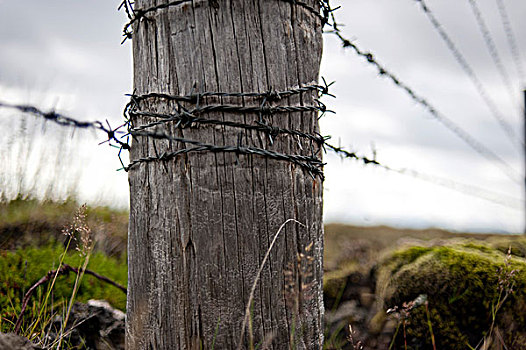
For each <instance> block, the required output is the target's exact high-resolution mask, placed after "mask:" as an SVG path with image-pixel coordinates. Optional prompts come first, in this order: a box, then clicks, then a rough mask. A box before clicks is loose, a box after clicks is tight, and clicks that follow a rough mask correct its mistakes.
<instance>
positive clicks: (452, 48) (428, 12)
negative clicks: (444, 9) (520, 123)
mask: <svg viewBox="0 0 526 350" xmlns="http://www.w3.org/2000/svg"><path fill="white" fill-rule="evenodd" d="M416 1H417V2H418V3H420V5H421V8H422V10H423V11H424V13H425V15H426V16H427V18H428V19H429V21H430V22H431V24H432V25H433V27H434V28H435V30H436V31H437V32H438V34H439V35H440V37H441V38H442V40H443V41H444V42H445V44H446V46H447V48H448V49H449V51H450V52H451V53H452V54H453V56H454V57H455V60H456V61H457V62H458V64H459V65H460V67H461V68H462V70H463V71H464V73H465V74H466V75H467V76H468V77H469V78H470V79H471V82H472V83H473V85H475V88H476V89H477V92H478V93H479V95H480V97H481V98H482V99H483V100H484V103H486V105H487V106H488V108H489V110H490V112H491V114H492V115H493V117H494V118H495V119H496V120H497V122H498V123H499V125H500V127H501V128H502V130H503V131H504V132H505V133H506V134H507V135H508V136H509V138H510V139H511V140H513V141H515V142H516V143H517V145H518V146H519V150H520V152H522V149H523V147H524V144H523V142H522V141H521V140H520V139H519V137H518V136H517V134H516V133H515V130H514V129H513V127H512V126H511V125H510V124H509V123H508V122H507V121H506V119H505V118H504V116H503V115H502V113H501V112H500V110H499V109H498V108H497V105H496V104H495V102H494V101H493V100H492V99H491V97H490V95H489V94H488V92H487V91H486V89H485V88H484V85H483V84H482V82H481V80H480V79H479V78H478V76H477V75H476V74H475V71H474V70H473V68H471V66H470V65H469V63H468V61H467V60H466V59H465V58H464V56H463V55H462V53H460V51H459V49H458V48H457V47H456V45H455V43H454V42H453V40H452V39H451V37H450V36H449V35H448V34H447V33H446V31H445V30H444V28H443V26H442V25H441V24H440V22H439V21H438V19H437V18H436V17H435V15H434V14H433V12H432V11H431V9H430V8H429V6H428V5H427V4H426V3H425V1H424V0H416Z"/></svg>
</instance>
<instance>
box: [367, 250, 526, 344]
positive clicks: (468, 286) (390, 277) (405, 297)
mask: <svg viewBox="0 0 526 350" xmlns="http://www.w3.org/2000/svg"><path fill="white" fill-rule="evenodd" d="M501 246H503V244H501ZM516 251H518V253H517V255H515V256H510V257H506V255H505V254H504V253H503V252H502V248H501V249H498V248H497V249H496V248H494V247H492V246H491V245H490V244H488V243H485V242H480V241H468V240H466V241H463V242H459V241H456V242H442V243H440V242H433V243H432V244H428V245H426V244H421V245H420V246H411V247H406V248H403V249H400V250H398V251H395V252H393V253H392V254H390V255H389V256H387V257H386V258H385V259H384V260H383V261H381V262H380V264H379V265H380V267H379V268H378V274H377V276H378V279H377V288H376V292H377V297H378V300H382V301H385V305H381V306H380V308H381V309H383V310H386V309H388V308H393V307H398V310H403V309H406V308H408V306H410V305H411V304H410V302H411V301H412V300H414V299H415V297H416V296H418V295H420V294H426V295H427V296H428V299H427V303H425V304H424V305H421V306H419V307H414V308H411V309H410V311H409V312H408V316H407V321H406V327H405V328H406V337H407V339H404V337H403V336H401V335H400V334H401V333H400V332H399V333H398V336H397V339H396V343H395V348H399V347H403V346H404V344H405V343H406V342H407V343H408V344H410V348H411V349H428V348H432V344H431V342H432V339H433V338H434V339H435V340H436V348H437V349H450V350H464V349H466V348H467V344H469V345H470V346H471V347H475V346H476V344H478V343H479V342H480V341H481V340H482V339H484V337H487V338H488V339H489V338H490V336H491V334H488V332H489V331H490V329H491V323H492V317H493V315H494V312H495V310H497V309H496V307H497V300H499V295H500V298H501V299H500V300H503V299H502V298H504V296H506V297H505V299H504V303H503V304H501V305H500V307H499V308H498V310H497V312H496V318H495V329H497V328H498V335H499V336H500V337H501V339H502V342H503V343H504V344H505V347H506V348H507V349H510V350H511V349H516V350H519V349H526V318H525V317H524V315H525V314H526V259H524V258H522V257H521V256H520V251H519V249H517V248H516ZM499 271H501V272H499ZM510 276H511V277H510ZM499 288H501V289H499ZM508 289H509V291H508ZM430 325H431V326H430ZM430 327H432V330H431V328H430ZM431 331H432V334H431ZM495 332H496V331H495ZM499 341H501V340H500V338H499Z"/></svg>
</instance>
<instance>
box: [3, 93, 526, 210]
mask: <svg viewBox="0 0 526 350" xmlns="http://www.w3.org/2000/svg"><path fill="white" fill-rule="evenodd" d="M0 107H4V108H13V109H16V110H18V111H20V112H22V113H28V114H32V115H35V116H38V117H42V118H44V119H45V120H49V121H52V122H54V123H56V124H58V125H61V126H66V127H74V128H91V129H95V130H99V131H103V132H104V133H106V135H107V137H108V140H109V141H112V142H116V143H117V144H119V145H121V147H120V148H121V150H122V149H126V150H129V147H130V146H129V145H128V143H127V142H123V141H122V140H120V139H118V138H117V134H119V131H118V129H120V128H122V126H124V125H126V124H124V125H121V126H120V127H119V128H117V129H111V128H110V127H105V126H104V125H103V123H102V122H100V121H93V122H86V121H78V120H76V119H73V118H71V117H68V116H65V115H62V114H59V113H57V112H55V111H51V112H43V111H42V110H41V109H39V108H37V107H34V106H29V105H13V104H8V103H4V102H0ZM128 113H130V112H128ZM200 119H203V118H200ZM200 122H201V123H210V124H221V125H225V126H233V127H240V128H243V129H248V130H258V131H264V132H267V133H269V134H272V135H275V136H277V135H279V134H282V133H285V134H290V135H294V136H301V137H305V138H307V139H309V140H311V141H313V142H316V143H317V144H318V145H319V146H320V149H323V150H325V152H327V150H329V151H331V152H333V153H334V154H336V155H338V156H340V157H342V158H347V159H353V160H356V161H359V162H362V163H363V164H364V165H372V166H376V167H380V168H382V169H385V170H388V171H390V172H395V173H399V174H402V175H407V176H411V177H413V178H418V179H420V180H424V181H426V182H429V183H433V184H435V185H439V186H442V187H446V188H449V189H451V190H455V191H457V192H460V193H463V194H465V195H469V196H472V197H476V198H480V199H484V200H487V201H490V202H493V203H497V204H500V205H503V206H506V207H510V208H512V209H517V210H519V209H522V204H523V202H522V201H521V200H519V199H516V198H513V197H510V196H506V195H503V194H500V193H496V192H492V191H488V190H486V189H482V188H480V187H476V186H473V185H466V184H463V183H459V182H457V181H453V180H450V179H446V178H441V177H437V176H435V175H430V174H425V173H422V172H420V171H417V170H414V169H407V168H402V169H397V168H393V167H391V166H387V165H385V164H383V163H380V162H379V161H378V160H377V159H376V156H375V157H373V158H370V157H366V156H361V155H358V154H357V153H356V152H353V151H348V150H346V149H344V148H342V147H339V146H338V147H337V146H333V145H332V144H330V143H328V142H327V141H328V140H329V139H330V136H321V135H319V134H316V135H310V134H307V133H303V132H300V131H297V130H288V129H282V128H276V127H272V126H270V125H251V124H246V125H238V124H240V123H235V122H229V121H216V120H213V119H210V120H202V121H200ZM182 127H184V126H182ZM112 132H113V134H112ZM121 133H122V132H121ZM127 135H132V136H135V137H150V138H154V139H161V140H169V141H173V142H180V143H183V144H190V145H194V146H195V147H190V148H183V149H179V150H176V151H165V152H163V153H161V154H156V155H155V156H147V157H142V158H139V159H136V160H133V161H131V162H130V163H129V164H128V165H127V166H125V165H124V164H123V165H122V166H123V168H124V169H125V170H126V171H129V170H130V169H131V168H133V167H135V166H137V165H138V164H140V163H147V162H155V161H168V160H170V159H173V158H175V157H177V156H179V155H182V154H188V153H193V152H205V151H207V152H213V153H218V152H223V153H235V154H236V155H239V154H244V155H259V156H262V157H267V158H271V159H276V160H282V161H288V162H291V163H293V164H296V165H299V166H300V167H302V168H304V169H306V170H307V171H308V173H309V174H310V175H311V176H313V177H315V176H319V177H320V178H321V179H322V180H323V179H324V174H323V167H324V165H325V163H323V162H322V161H321V160H320V159H319V158H317V157H316V154H315V153H314V152H313V155H311V156H305V155H287V154H284V153H280V152H275V151H269V150H265V149H262V148H257V147H247V146H243V145H242V144H241V143H240V141H238V145H235V146H217V145H212V144H207V143H201V142H199V141H195V140H189V139H186V138H179V137H175V136H172V135H168V134H166V133H162V132H150V131H146V130H144V129H142V128H131V129H130V131H129V134H124V135H120V137H119V138H123V137H126V136H127ZM120 161H121V164H122V160H120Z"/></svg>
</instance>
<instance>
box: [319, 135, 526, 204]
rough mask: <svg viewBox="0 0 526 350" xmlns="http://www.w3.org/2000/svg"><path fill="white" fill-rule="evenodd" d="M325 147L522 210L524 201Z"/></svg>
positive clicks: (342, 156)
mask: <svg viewBox="0 0 526 350" xmlns="http://www.w3.org/2000/svg"><path fill="white" fill-rule="evenodd" d="M325 146H326V147H327V148H328V149H330V150H331V151H333V152H334V153H335V154H336V155H338V156H340V157H341V158H349V159H354V160H357V161H360V162H362V163H363V164H365V165H369V164H372V165H374V166H376V167H379V168H382V169H385V170H387V171H389V172H394V173H398V174H401V175H405V176H410V177H413V178H416V179H419V180H422V181H426V182H428V183H431V184H434V185H438V186H441V187H445V188H448V189H450V190H453V191H457V192H459V193H462V194H464V195H467V196H471V197H475V198H479V199H483V200H486V201H489V202H493V203H496V204H499V205H502V206H505V207H508V208H511V209H515V210H519V211H523V210H524V205H525V204H524V201H522V200H520V199H518V198H514V197H511V196H508V195H505V194H501V193H497V192H493V191H489V190H487V189H485V188H481V187H477V186H473V185H468V184H465V183H461V182H458V181H455V180H450V179H446V178H443V177H438V176H436V175H430V174H426V173H423V172H421V171H417V170H414V169H409V168H394V167H391V166H387V165H385V164H384V163H380V162H378V161H377V160H376V157H374V158H373V159H371V158H368V157H364V156H358V155H357V154H356V153H355V152H351V151H347V150H345V149H344V148H342V147H336V146H333V145H331V144H328V143H325Z"/></svg>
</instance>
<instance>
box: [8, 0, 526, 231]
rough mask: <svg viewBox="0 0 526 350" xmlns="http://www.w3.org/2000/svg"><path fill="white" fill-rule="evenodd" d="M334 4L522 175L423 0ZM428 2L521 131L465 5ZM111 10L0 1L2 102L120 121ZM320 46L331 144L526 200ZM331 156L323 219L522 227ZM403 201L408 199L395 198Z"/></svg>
mask: <svg viewBox="0 0 526 350" xmlns="http://www.w3.org/2000/svg"><path fill="white" fill-rule="evenodd" d="M340 4H341V5H342V9H340V10H338V11H337V13H336V15H337V18H339V20H340V21H341V22H342V23H345V24H346V26H345V27H344V28H343V31H344V34H345V36H347V37H349V38H351V39H355V40H356V41H355V42H356V43H357V44H358V45H359V46H360V47H362V48H363V49H364V50H370V51H372V52H373V53H375V55H376V58H377V59H378V60H379V61H380V62H381V63H382V64H384V65H385V66H386V67H388V68H389V69H391V70H392V71H393V72H394V73H395V74H396V75H397V76H398V77H399V78H400V79H401V80H403V81H404V82H406V83H407V84H408V85H409V86H411V87H413V88H414V89H415V91H417V92H418V93H419V94H421V95H422V96H424V97H426V98H427V99H428V100H429V101H430V102H431V103H432V104H433V105H435V106H436V107H437V108H438V109H439V110H440V111H441V112H443V113H444V115H446V116H448V117H449V118H451V119H452V120H454V121H455V122H456V123H457V124H459V125H460V126H462V127H463V128H465V129H466V130H468V131H469V132H470V133H472V134H473V136H475V137H476V138H477V139H478V140H480V141H481V142H483V143H484V144H485V145H487V146H488V147H489V148H491V149H492V150H494V151H495V152H496V153H497V154H499V155H500V156H502V157H503V158H504V159H505V160H506V161H508V162H510V163H512V164H513V165H514V166H517V168H518V170H521V171H522V165H521V166H520V167H519V166H518V165H519V164H522V163H523V161H522V160H523V157H522V155H521V154H520V153H518V152H517V150H516V147H514V146H513V145H511V144H510V142H509V140H507V139H506V135H505V134H504V133H503V132H502V131H501V130H500V129H499V126H498V124H497V122H496V121H495V120H494V119H493V118H492V117H491V115H490V113H489V111H488V109H487V107H486V106H485V105H484V103H483V102H482V100H481V99H480V97H479V96H478V95H477V92H476V90H475V89H474V88H473V86H472V83H471V82H470V80H469V79H468V78H467V77H466V76H465V75H464V73H463V72H462V70H461V69H460V68H459V65H458V63H457V62H456V61H455V60H454V59H453V57H452V56H451V54H450V52H449V51H448V50H447V48H446V47H445V45H444V43H443V42H442V41H441V40H440V37H439V36H438V34H437V33H436V32H435V31H434V29H433V28H432V26H431V25H430V23H429V22H428V20H427V19H426V17H425V16H424V14H423V12H422V10H421V9H420V7H419V5H418V2H416V1H414V0H400V1H392V0H378V1H370V0H353V1H345V2H344V1H340ZM428 4H429V6H430V7H431V9H432V10H433V11H434V13H435V14H436V16H437V17H438V18H439V20H440V21H441V22H442V24H443V25H444V28H445V29H446V31H447V32H448V33H449V34H450V35H451V37H452V38H453V40H454V41H455V42H456V43H457V45H458V47H459V49H460V50H461V52H462V53H463V55H464V56H465V57H466V59H467V60H468V61H469V63H470V64H471V66H472V67H473V69H474V70H475V72H476V74H477V75H478V76H479V78H480V79H481V81H482V82H483V83H484V84H485V87H486V89H487V90H488V92H489V93H490V95H491V97H492V98H493V99H494V100H495V102H496V103H497V104H498V106H499V108H500V109H501V110H502V111H503V113H504V114H505V116H506V118H507V120H508V122H509V123H510V124H511V125H513V127H514V128H515V129H516V130H517V132H518V133H519V134H522V121H521V119H520V116H519V115H518V113H517V105H512V104H511V103H510V100H509V97H508V96H507V94H506V91H505V88H504V86H503V83H502V81H501V79H500V76H499V75H498V74H497V71H496V69H495V67H494V64H493V62H492V60H491V57H490V56H489V55H488V53H487V49H486V47H485V46H484V42H483V40H482V38H481V35H480V33H479V29H478V27H477V25H476V22H475V19H474V17H473V14H472V13H471V10H470V8H469V3H468V1H467V0H440V1H438V0H428ZM478 4H479V6H480V8H481V11H482V12H483V15H484V17H485V19H486V21H487V24H488V27H489V28H490V30H491V32H492V34H494V38H495V40H496V43H497V46H498V48H499V52H500V53H501V55H502V59H503V61H504V62H505V64H506V68H507V69H508V72H509V74H510V75H511V76H512V78H513V86H514V88H515V89H517V94H516V95H517V104H518V103H520V101H521V95H520V89H522V88H524V86H523V85H521V84H524V81H521V79H520V77H518V76H517V73H516V71H515V69H514V67H513V62H512V60H511V55H510V51H509V48H508V46H507V42H506V37H505V35H504V31H503V29H502V25H501V23H500V18H499V16H498V11H497V8H496V5H495V2H494V1H490V0H488V1H479V2H478ZM506 4H507V6H508V12H509V15H510V18H511V21H512V24H513V26H514V27H513V29H514V31H515V34H516V35H517V38H518V44H519V45H520V50H521V52H522V54H523V55H526V40H524V36H523V33H526V22H525V21H524V20H523V18H524V15H526V2H524V1H506ZM117 6H118V1H107V0H92V1H89V2H86V1H82V2H78V1H67V0H48V1H40V0H27V1H1V0H0V42H1V43H2V48H1V51H0V94H1V93H6V91H10V93H9V96H10V98H11V97H12V96H15V97H16V98H18V99H19V100H17V101H15V102H33V103H37V104H42V105H41V107H44V108H51V107H53V101H54V100H55V99H56V98H57V97H58V98H59V104H58V107H59V109H61V110H63V111H64V112H67V113H69V114H71V115H73V116H75V117H77V118H79V119H104V118H108V119H109V120H110V121H112V123H117V122H118V120H120V119H119V118H120V115H121V109H122V107H123V105H124V103H125V102H126V97H125V96H124V94H125V93H128V92H130V91H131V76H132V70H131V52H130V51H131V48H130V44H129V43H128V44H125V45H124V46H121V45H120V40H121V36H120V35H121V30H122V26H123V25H124V23H125V22H126V18H125V16H124V14H122V13H118V12H117V11H116V7H117ZM324 40H325V52H324V58H323V62H322V75H324V76H325V77H326V78H327V79H328V80H331V79H334V80H337V84H336V85H335V87H334V90H333V92H334V93H335V94H336V95H337V96H338V98H337V99H336V100H331V99H327V100H326V102H327V104H328V106H329V107H330V108H332V109H334V110H336V111H337V112H338V115H336V116H330V115H328V116H327V117H325V118H324V119H323V120H322V131H323V132H324V133H326V134H331V135H333V136H334V137H335V139H334V140H333V141H335V142H337V141H338V139H340V140H341V142H342V145H352V146H353V147H355V148H356V149H357V150H359V151H362V153H367V154H370V152H371V151H370V147H371V143H372V142H374V144H375V145H376V147H377V148H378V157H379V159H381V160H382V161H384V162H386V163H387V164H393V165H395V166H408V165H411V166H412V167H414V168H417V169H418V170H421V171H424V172H426V171H427V172H430V173H438V174H440V175H441V176H446V177H449V178H453V179H457V180H462V181H464V182H469V183H472V184H476V185H479V186H485V187H487V188H488V189H495V190H500V191H503V192H506V193H508V194H514V195H516V196H522V192H523V190H522V188H521V187H519V186H516V185H514V184H510V182H509V181H508V180H507V179H506V177H505V176H504V175H502V174H500V173H499V171H498V169H497V170H495V168H492V164H491V163H490V162H488V161H487V160H485V159H484V158H482V157H480V156H478V155H477V154H476V153H475V152H473V151H472V150H471V149H470V148H469V147H468V146H466V145H465V144H464V143H463V142H462V141H461V140H459V139H458V138H456V137H455V136H454V135H453V134H452V133H451V132H449V131H448V130H447V129H445V128H444V127H442V126H441V125H440V124H439V123H438V122H437V121H435V120H433V119H432V118H431V117H430V116H429V115H428V114H427V112H426V111H425V110H424V109H423V108H421V107H420V106H417V105H416V104H415V103H414V102H413V101H412V100H411V99H410V98H409V97H408V96H407V95H406V94H405V93H404V92H403V91H401V90H399V89H397V88H396V87H395V86H393V84H392V83H391V82H389V81H388V80H387V79H385V78H381V77H378V76H377V72H376V71H375V70H374V69H373V68H372V67H371V66H370V65H369V64H368V63H367V62H365V61H364V60H363V59H362V58H359V57H356V56H355V55H354V54H353V53H352V52H350V51H344V50H343V49H342V48H341V46H340V43H339V42H338V41H337V40H335V38H334V37H333V36H331V35H330V34H325V36H324ZM525 57H526V56H523V59H524V58H525ZM85 147H87V148H86V149H89V150H90V152H92V153H93V154H94V155H96V156H99V157H102V158H104V159H105V160H104V161H103V163H99V164H98V165H97V167H98V169H97V171H98V172H100V169H101V168H102V167H109V168H111V169H112V171H108V172H107V173H104V174H105V175H104V176H106V177H107V180H106V182H107V183H117V182H118V183H121V182H122V181H123V177H122V176H121V174H120V173H119V174H118V175H116V174H115V173H114V172H113V170H114V168H116V161H115V159H114V158H111V157H110V156H107V155H106V154H107V152H106V153H104V152H105V151H107V150H106V149H105V148H104V151H103V150H102V149H101V151H98V149H100V148H98V149H97V148H95V149H93V148H89V147H90V146H88V145H86V146H85ZM102 153H104V154H105V155H104V156H101V155H100V154H102ZM110 158H111V159H110ZM326 159H329V160H331V164H329V165H328V167H327V182H326V186H327V188H328V191H327V195H326V197H325V198H326V202H325V208H326V213H325V214H326V217H327V218H328V219H330V220H344V221H350V222H357V223H364V224H372V223H373V224H374V223H391V224H392V223H398V224H399V225H402V224H404V225H413V226H414V225H442V226H446V227H449V228H455V229H484V228H492V229H505V230H511V231H513V230H515V231H517V230H521V229H522V225H523V222H524V219H523V214H522V213H517V212H510V211H508V210H507V209H505V208H498V207H495V206H494V205H492V204H487V203H485V202H482V201H480V200H478V199H471V198H469V197H466V196H463V195H457V194H455V193H452V192H450V191H447V190H446V191H444V190H443V189H442V188H436V187H434V186H433V185H429V184H425V183H423V184H421V183H419V182H415V181H414V180H411V179H404V178H402V179H401V178H400V176H398V175H393V174H388V173H385V172H382V171H375V170H368V169H366V168H363V167H361V166H357V165H355V164H354V163H350V164H349V163H343V164H342V163H340V162H338V161H337V160H336V158H334V157H332V156H327V157H326ZM108 164H109V165H108ZM114 165H115V166H114ZM92 173H93V171H92V172H91V173H90V172H88V173H87V174H92ZM349 176H352V177H353V178H354V179H355V182H354V184H351V183H348V182H347V181H345V179H347V178H348V177H349ZM86 178H89V175H88V176H86ZM97 183H98V184H99V185H98V186H103V185H100V184H101V183H102V184H103V183H104V181H103V180H102V179H101V180H99V181H98V182H97ZM114 188H118V190H116V191H118V193H115V194H113V196H115V197H118V198H125V194H124V195H123V193H124V192H125V191H126V190H125V186H120V185H119V186H114ZM336 189H337V190H336ZM371 189H373V190H374V198H371V192H370V191H371ZM106 192H111V190H108V191H106ZM349 198H352V200H350V201H349ZM448 198H449V199H448ZM400 201H402V202H403V203H404V205H403V206H401V205H399V204H397V203H399V202H400ZM440 201H444V203H439V202H440ZM446 201H451V203H447V202H446ZM446 203H447V204H446ZM342 205H344V207H343V208H342ZM350 213H351V214H350ZM364 218H367V220H366V219H364Z"/></svg>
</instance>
